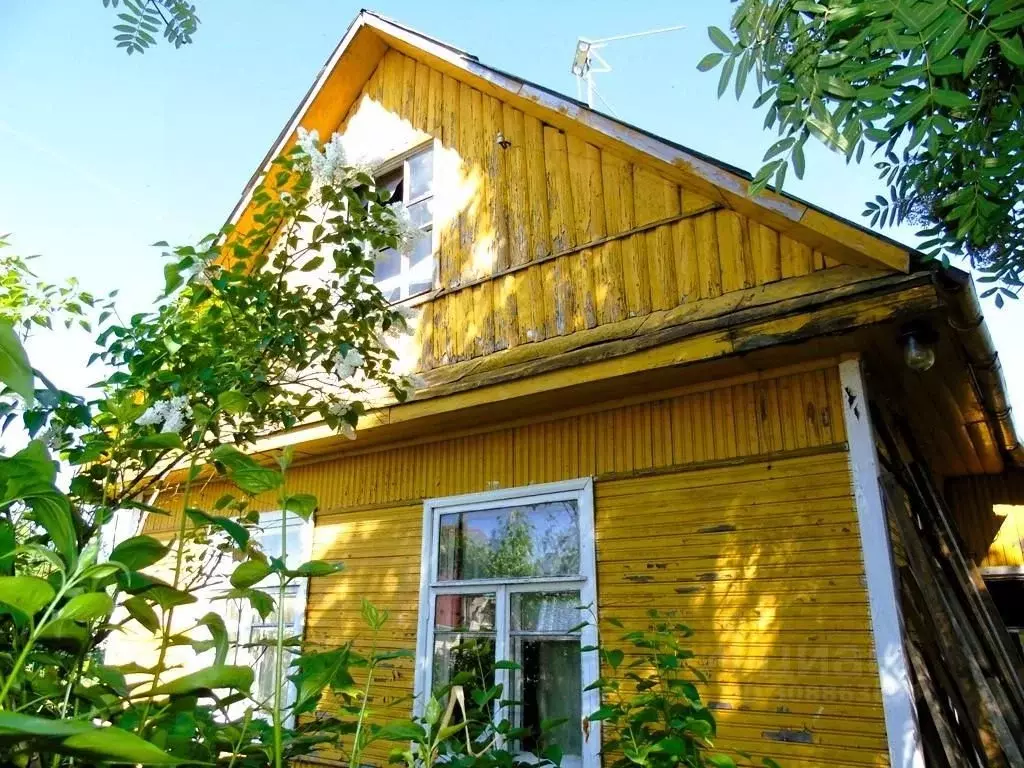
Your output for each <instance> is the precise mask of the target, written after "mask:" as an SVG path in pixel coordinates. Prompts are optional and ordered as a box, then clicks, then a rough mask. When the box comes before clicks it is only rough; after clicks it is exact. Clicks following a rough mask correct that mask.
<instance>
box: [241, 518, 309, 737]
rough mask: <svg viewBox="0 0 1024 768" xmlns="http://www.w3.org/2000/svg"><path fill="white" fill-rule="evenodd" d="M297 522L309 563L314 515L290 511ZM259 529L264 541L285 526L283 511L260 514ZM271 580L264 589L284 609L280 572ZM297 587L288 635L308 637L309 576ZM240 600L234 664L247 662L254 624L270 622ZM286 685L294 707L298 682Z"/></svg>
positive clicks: (302, 555)
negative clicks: (242, 656)
mask: <svg viewBox="0 0 1024 768" xmlns="http://www.w3.org/2000/svg"><path fill="white" fill-rule="evenodd" d="M293 524H295V525H296V526H297V527H298V528H299V530H300V535H299V548H300V549H299V553H298V557H297V558H296V559H297V560H298V562H299V563H300V564H301V563H305V562H308V561H309V560H310V559H312V557H313V517H312V516H310V518H309V519H308V520H303V519H302V518H301V517H299V516H298V515H296V514H292V513H289V515H288V524H287V525H288V527H291V526H292V525H293ZM258 528H259V530H258V531H252V532H251V538H252V539H253V540H255V541H256V542H257V543H262V538H263V536H264V535H265V534H266V533H268V532H272V531H274V530H275V529H280V528H282V525H281V511H280V510H276V511H273V512H261V513H260V521H259V524H258ZM282 533H283V532H282ZM284 538H285V537H284V536H282V540H284ZM267 554H268V556H270V557H275V556H276V555H274V554H273V553H267ZM285 557H286V559H290V557H291V553H287V552H286V553H285ZM231 565H232V566H234V565H235V563H231ZM267 579H268V580H273V581H272V582H271V583H270V585H269V586H267V585H264V589H266V590H267V591H268V592H270V594H271V596H272V597H273V598H274V602H275V607H276V608H277V609H278V610H280V606H277V605H276V603H277V594H278V593H277V591H276V584H277V581H276V580H277V574H276V573H275V574H272V575H271V576H268V577H267ZM262 583H263V582H261V584H262ZM257 586H259V585H257ZM293 588H294V589H295V594H294V598H295V600H296V601H297V602H298V610H297V611H296V616H295V621H294V623H293V624H292V625H291V630H292V631H291V632H287V631H286V634H285V637H290V636H293V635H295V636H298V637H301V638H304V637H305V635H306V602H307V597H308V594H309V578H299V579H295V580H294V581H293V582H292V583H291V585H289V589H293ZM238 603H239V621H238V625H237V626H236V627H233V628H229V631H230V630H231V629H233V630H235V632H236V635H235V642H234V644H233V647H232V648H231V657H232V660H231V663H232V664H238V663H239V662H240V661H243V662H244V661H247V660H246V659H239V655H240V654H241V653H242V652H243V649H242V648H241V646H243V645H245V644H246V643H248V642H249V640H251V634H252V627H253V624H264V623H266V622H264V621H263V619H257V617H256V612H255V609H253V607H252V606H251V605H249V603H248V601H244V600H239V601H238ZM253 619H257V620H256V621H253ZM268 620H269V619H268ZM286 628H287V625H286ZM242 637H245V638H248V639H246V640H245V642H242V641H241V638H242ZM271 650H272V649H270V648H267V649H266V650H265V651H264V653H270V652H271ZM285 685H286V686H287V688H286V690H285V696H284V702H283V705H284V706H285V707H290V706H291V705H292V704H294V703H295V699H296V697H297V695H298V689H297V688H296V686H295V683H293V682H291V681H289V680H286V681H285ZM288 725H289V727H291V723H289V724H288Z"/></svg>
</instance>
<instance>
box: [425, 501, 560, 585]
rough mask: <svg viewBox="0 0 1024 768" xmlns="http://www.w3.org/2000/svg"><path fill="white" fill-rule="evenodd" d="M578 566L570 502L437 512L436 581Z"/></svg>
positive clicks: (546, 573)
mask: <svg viewBox="0 0 1024 768" xmlns="http://www.w3.org/2000/svg"><path fill="white" fill-rule="evenodd" d="M579 569H580V538H579V524H578V520H577V510H576V502H575V501H550V502H543V503H541V504H529V505H524V506H518V507H505V508H500V509H487V510H479V511H472V512H453V513H450V514H446V515H441V523H440V531H439V552H438V573H437V577H438V580H439V581H454V580H462V579H494V578H517V577H527V576H572V575H576V574H578V573H579Z"/></svg>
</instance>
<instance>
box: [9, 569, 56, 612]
mask: <svg viewBox="0 0 1024 768" xmlns="http://www.w3.org/2000/svg"><path fill="white" fill-rule="evenodd" d="M56 595H57V593H56V592H54V591H53V587H51V586H50V583H49V582H48V581H45V580H43V579H40V578H38V577H37V576H2V577H0V602H2V603H6V604H7V605H9V606H11V607H12V608H16V609H17V610H18V611H20V612H21V613H23V614H25V615H26V616H28V617H32V616H35V615H36V614H37V613H38V612H39V611H41V610H42V609H43V608H45V607H46V606H47V605H49V604H50V602H51V601H52V600H53V598H54V597H56Z"/></svg>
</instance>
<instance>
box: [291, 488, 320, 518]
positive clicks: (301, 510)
mask: <svg viewBox="0 0 1024 768" xmlns="http://www.w3.org/2000/svg"><path fill="white" fill-rule="evenodd" d="M284 508H285V509H286V510H287V511H289V512H294V513H295V514H296V515H298V516H299V517H301V518H302V519H303V520H309V518H310V517H311V516H312V515H313V513H314V512H316V508H317V500H316V496H314V495H313V494H311V493H296V494H293V495H291V496H289V497H288V498H286V499H285V500H284Z"/></svg>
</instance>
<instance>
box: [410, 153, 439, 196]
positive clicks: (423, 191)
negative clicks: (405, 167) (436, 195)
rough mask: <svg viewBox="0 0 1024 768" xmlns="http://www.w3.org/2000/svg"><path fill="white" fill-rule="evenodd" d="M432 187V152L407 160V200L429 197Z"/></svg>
mask: <svg viewBox="0 0 1024 768" xmlns="http://www.w3.org/2000/svg"><path fill="white" fill-rule="evenodd" d="M433 187H434V150H433V149H428V150H427V151H426V152H420V153H419V154H418V155H414V156H413V157H410V158H409V199H410V200H415V199H416V198H418V197H423V195H429V194H430V193H431V192H432V191H433Z"/></svg>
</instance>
